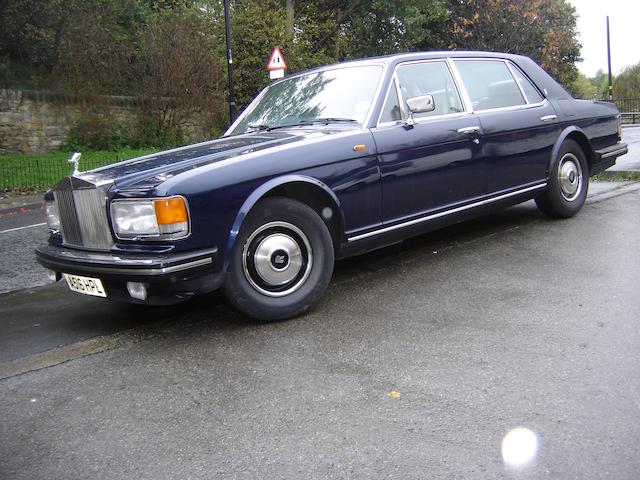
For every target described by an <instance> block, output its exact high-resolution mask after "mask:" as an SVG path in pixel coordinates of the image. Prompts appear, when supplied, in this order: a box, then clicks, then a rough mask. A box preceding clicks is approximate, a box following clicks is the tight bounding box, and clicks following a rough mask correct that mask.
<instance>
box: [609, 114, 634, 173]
mask: <svg viewBox="0 0 640 480" xmlns="http://www.w3.org/2000/svg"><path fill="white" fill-rule="evenodd" d="M622 141H623V142H625V143H626V144H627V145H628V146H629V153H627V154H626V155H623V156H622V157H619V158H618V159H617V161H616V164H615V165H614V166H613V167H611V168H610V169H609V170H626V171H630V170H635V171H640V125H634V126H632V127H625V128H623V129H622Z"/></svg>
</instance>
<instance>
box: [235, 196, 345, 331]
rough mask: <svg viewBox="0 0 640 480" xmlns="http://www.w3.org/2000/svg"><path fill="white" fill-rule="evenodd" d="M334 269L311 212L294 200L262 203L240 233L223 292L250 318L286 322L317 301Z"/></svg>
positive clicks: (327, 240) (325, 233)
mask: <svg viewBox="0 0 640 480" xmlns="http://www.w3.org/2000/svg"><path fill="white" fill-rule="evenodd" d="M333 264H334V251H333V242H332V239H331V234H330V233H329V230H328V229H327V226H326V225H325V223H324V222H323V221H322V219H321V218H320V217H319V216H318V215H317V214H316V212H315V211H314V210H313V209H311V208H310V207H308V206H307V205H305V204H303V203H300V202H298V201H295V200H291V199H288V198H282V197H271V198H267V199H265V200H263V201H261V202H260V203H259V204H257V205H256V206H255V207H254V208H253V209H252V210H251V212H250V213H249V215H248V216H247V218H246V219H245V221H244V223H243V225H242V228H241V229H240V232H239V234H238V238H237V239H236V243H235V246H234V248H233V253H232V257H231V261H230V263H229V271H228V274H227V279H226V281H225V284H224V292H225V295H226V298H227V300H228V301H229V303H231V304H233V305H234V306H235V307H236V308H237V309H238V310H240V311H241V312H242V313H244V314H246V315H248V316H250V317H253V318H256V319H259V320H283V319H286V318H291V317H294V316H296V315H300V314H302V313H304V312H306V311H307V310H309V309H310V308H311V307H312V306H313V305H314V304H315V303H316V302H317V301H318V300H319V299H320V298H321V297H322V294H323V293H324V291H325V290H326V288H327V285H328V284H329V281H330V280H331V275H332V273H333Z"/></svg>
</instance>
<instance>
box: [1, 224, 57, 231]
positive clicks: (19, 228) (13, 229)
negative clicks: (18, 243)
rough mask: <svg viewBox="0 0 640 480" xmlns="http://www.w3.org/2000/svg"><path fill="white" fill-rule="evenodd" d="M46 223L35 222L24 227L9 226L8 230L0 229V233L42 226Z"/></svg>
mask: <svg viewBox="0 0 640 480" xmlns="http://www.w3.org/2000/svg"><path fill="white" fill-rule="evenodd" d="M46 224H47V222H43V223H35V224H33V225H27V226H26V227H16V228H10V229H8V230H0V233H9V232H17V231H18V230H24V229H25V228H33V227H42V226H43V225H46Z"/></svg>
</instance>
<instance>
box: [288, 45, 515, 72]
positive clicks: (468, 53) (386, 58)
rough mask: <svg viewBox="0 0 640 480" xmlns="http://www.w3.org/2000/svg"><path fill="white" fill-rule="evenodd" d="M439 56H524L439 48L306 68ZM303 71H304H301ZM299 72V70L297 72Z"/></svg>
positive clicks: (392, 62) (424, 58)
mask: <svg viewBox="0 0 640 480" xmlns="http://www.w3.org/2000/svg"><path fill="white" fill-rule="evenodd" d="M439 58H507V59H510V60H514V61H518V60H522V59H524V58H527V57H524V56H522V55H517V54H513V53H500V52H487V51H480V50H438V51H427V52H409V53H392V54H389V55H382V56H379V57H367V58H359V59H354V60H345V61H344V62H337V63H333V64H330V65H323V66H321V67H317V68H312V69H309V70H306V72H313V71H316V70H324V69H328V68H335V67H336V66H343V65H358V64H362V65H366V64H373V63H376V64H387V65H392V64H395V63H397V62H401V61H407V60H408V61H411V60H429V59H439ZM300 73H303V72H300ZM296 74H297V72H296Z"/></svg>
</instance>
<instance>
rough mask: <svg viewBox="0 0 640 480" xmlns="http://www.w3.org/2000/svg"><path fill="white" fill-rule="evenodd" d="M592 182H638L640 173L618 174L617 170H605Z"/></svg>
mask: <svg viewBox="0 0 640 480" xmlns="http://www.w3.org/2000/svg"><path fill="white" fill-rule="evenodd" d="M591 180H596V181H601V182H638V181H640V172H626V171H624V172H618V171H615V170H605V171H604V172H602V173H599V174H598V175H595V176H593V177H591Z"/></svg>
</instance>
